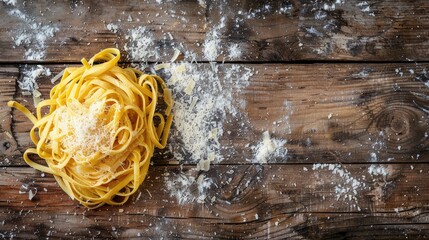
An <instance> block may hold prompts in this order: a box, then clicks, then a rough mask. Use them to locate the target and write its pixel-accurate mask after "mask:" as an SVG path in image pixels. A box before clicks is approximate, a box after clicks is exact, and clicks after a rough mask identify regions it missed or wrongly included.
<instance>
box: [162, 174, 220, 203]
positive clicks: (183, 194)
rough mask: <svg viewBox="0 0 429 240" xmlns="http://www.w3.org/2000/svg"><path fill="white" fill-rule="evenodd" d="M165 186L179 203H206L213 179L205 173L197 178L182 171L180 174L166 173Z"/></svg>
mask: <svg viewBox="0 0 429 240" xmlns="http://www.w3.org/2000/svg"><path fill="white" fill-rule="evenodd" d="M164 181H165V188H166V190H167V191H168V192H169V193H170V196H171V197H174V198H175V199H176V201H177V203H178V204H185V203H192V202H197V203H204V202H205V201H206V198H207V192H208V190H209V189H210V188H211V187H212V185H213V180H212V179H210V178H207V177H206V176H205V175H204V174H201V175H199V176H198V178H195V177H193V176H188V175H186V174H185V173H183V172H181V173H179V174H173V175H172V176H171V174H170V173H168V172H167V173H165V174H164Z"/></svg>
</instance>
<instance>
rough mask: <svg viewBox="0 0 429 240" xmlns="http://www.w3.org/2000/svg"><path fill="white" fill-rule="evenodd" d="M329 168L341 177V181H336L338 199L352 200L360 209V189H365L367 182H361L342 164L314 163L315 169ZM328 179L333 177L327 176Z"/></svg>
mask: <svg viewBox="0 0 429 240" xmlns="http://www.w3.org/2000/svg"><path fill="white" fill-rule="evenodd" d="M323 169H326V170H329V171H331V172H332V174H333V175H337V176H338V177H340V180H341V181H338V182H336V186H335V194H336V198H337V200H343V201H350V202H352V203H354V206H356V207H357V208H358V210H360V208H359V205H358V194H359V193H358V191H360V190H362V189H364V188H365V187H366V184H365V183H364V182H361V181H360V180H358V179H357V178H355V177H353V176H352V174H351V173H350V172H349V171H347V169H345V168H344V167H343V166H342V165H341V164H321V163H316V164H313V170H323ZM327 179H331V178H329V177H327Z"/></svg>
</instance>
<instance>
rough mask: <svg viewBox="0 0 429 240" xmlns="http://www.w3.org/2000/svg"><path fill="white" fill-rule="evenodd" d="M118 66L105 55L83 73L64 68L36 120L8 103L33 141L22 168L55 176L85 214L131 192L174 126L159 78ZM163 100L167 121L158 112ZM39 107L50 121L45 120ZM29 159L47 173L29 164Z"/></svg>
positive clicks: (112, 53)
mask: <svg viewBox="0 0 429 240" xmlns="http://www.w3.org/2000/svg"><path fill="white" fill-rule="evenodd" d="M119 58H120V52H119V50H118V49H115V48H108V49H105V50H103V51H101V52H99V53H97V54H96V55H95V56H94V57H92V58H91V59H90V60H89V61H87V60H85V59H82V64H83V66H82V67H79V68H76V67H73V68H66V69H65V71H64V74H63V76H62V78H61V81H60V82H59V83H58V84H57V85H56V86H54V87H53V88H52V90H51V92H50V99H47V100H44V101H41V102H40V103H39V104H38V105H37V109H36V116H34V115H33V114H31V112H30V111H29V110H28V109H27V108H25V107H24V106H22V105H21V104H19V103H17V102H15V101H9V102H8V106H9V107H13V108H16V109H18V110H19V111H21V112H22V113H23V114H24V115H25V116H27V117H28V119H30V120H31V122H32V123H33V124H34V126H33V128H32V129H31V131H30V137H31V140H32V141H33V143H34V144H35V145H36V148H29V149H27V150H26V151H25V153H24V156H23V157H24V160H25V162H26V163H27V164H28V165H30V166H31V167H33V168H35V169H37V170H40V171H42V172H46V173H50V174H53V175H54V177H55V179H56V180H57V182H58V184H59V185H60V187H61V188H62V189H63V190H64V192H66V193H67V194H68V195H69V196H70V197H71V198H72V199H76V200H78V201H79V202H80V203H81V204H82V205H84V206H86V207H88V208H97V207H100V206H102V205H104V204H109V205H121V204H124V203H125V202H126V201H127V200H128V198H129V196H130V195H131V194H133V193H135V192H136V190H137V189H138V188H139V186H140V185H141V184H142V182H143V180H144V179H145V177H146V174H147V171H148V168H149V163H150V159H151V157H152V155H153V152H154V149H155V147H157V148H160V149H162V148H164V147H165V145H166V143H167V138H168V134H169V131H170V126H171V123H172V121H173V115H172V114H171V108H172V105H173V101H172V98H171V93H170V91H169V90H168V89H167V86H166V85H165V83H164V81H163V80H162V78H160V77H159V76H156V75H148V74H144V73H142V72H140V71H138V70H136V69H132V68H126V69H123V68H120V67H118V66H117V63H118V61H119ZM159 87H160V89H159ZM159 90H162V91H161V92H160V91H159ZM161 96H162V97H163V100H164V102H165V103H166V110H165V112H164V113H159V112H157V110H158V109H157V108H156V107H157V103H158V100H159V98H160V97H161ZM44 107H49V113H47V114H43V111H42V108H44ZM31 154H37V155H39V156H40V157H41V158H43V159H44V160H45V161H46V165H42V164H39V163H37V162H34V161H32V160H31V158H30V156H29V155H31Z"/></svg>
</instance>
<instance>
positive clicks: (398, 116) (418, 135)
mask: <svg viewBox="0 0 429 240" xmlns="http://www.w3.org/2000/svg"><path fill="white" fill-rule="evenodd" d="M374 123H375V126H376V129H377V130H378V131H379V135H381V136H382V137H383V138H384V140H385V142H386V146H387V149H388V151H389V152H401V153H407V152H413V151H415V150H416V149H423V148H425V146H426V145H427V142H428V141H427V137H426V134H425V133H427V132H429V120H428V119H427V116H426V113H425V112H423V111H421V110H420V109H419V108H417V107H415V106H411V105H408V104H404V103H399V102H398V103H390V104H389V105H388V106H387V107H385V108H383V109H382V110H381V111H379V112H378V113H377V114H376V115H375V116H374Z"/></svg>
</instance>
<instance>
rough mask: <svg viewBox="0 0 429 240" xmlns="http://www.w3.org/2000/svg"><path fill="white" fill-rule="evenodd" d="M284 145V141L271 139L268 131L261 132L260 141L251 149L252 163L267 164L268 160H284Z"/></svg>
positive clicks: (285, 153) (285, 150) (285, 149)
mask: <svg viewBox="0 0 429 240" xmlns="http://www.w3.org/2000/svg"><path fill="white" fill-rule="evenodd" d="M285 144H286V140H283V139H275V138H271V137H270V133H269V132H268V131H265V132H263V133H262V141H261V142H260V143H259V144H258V145H256V146H254V147H252V149H253V152H254V154H255V159H254V160H253V162H258V163H267V162H268V160H269V159H275V158H278V157H282V158H286V155H287V148H286V147H285Z"/></svg>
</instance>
